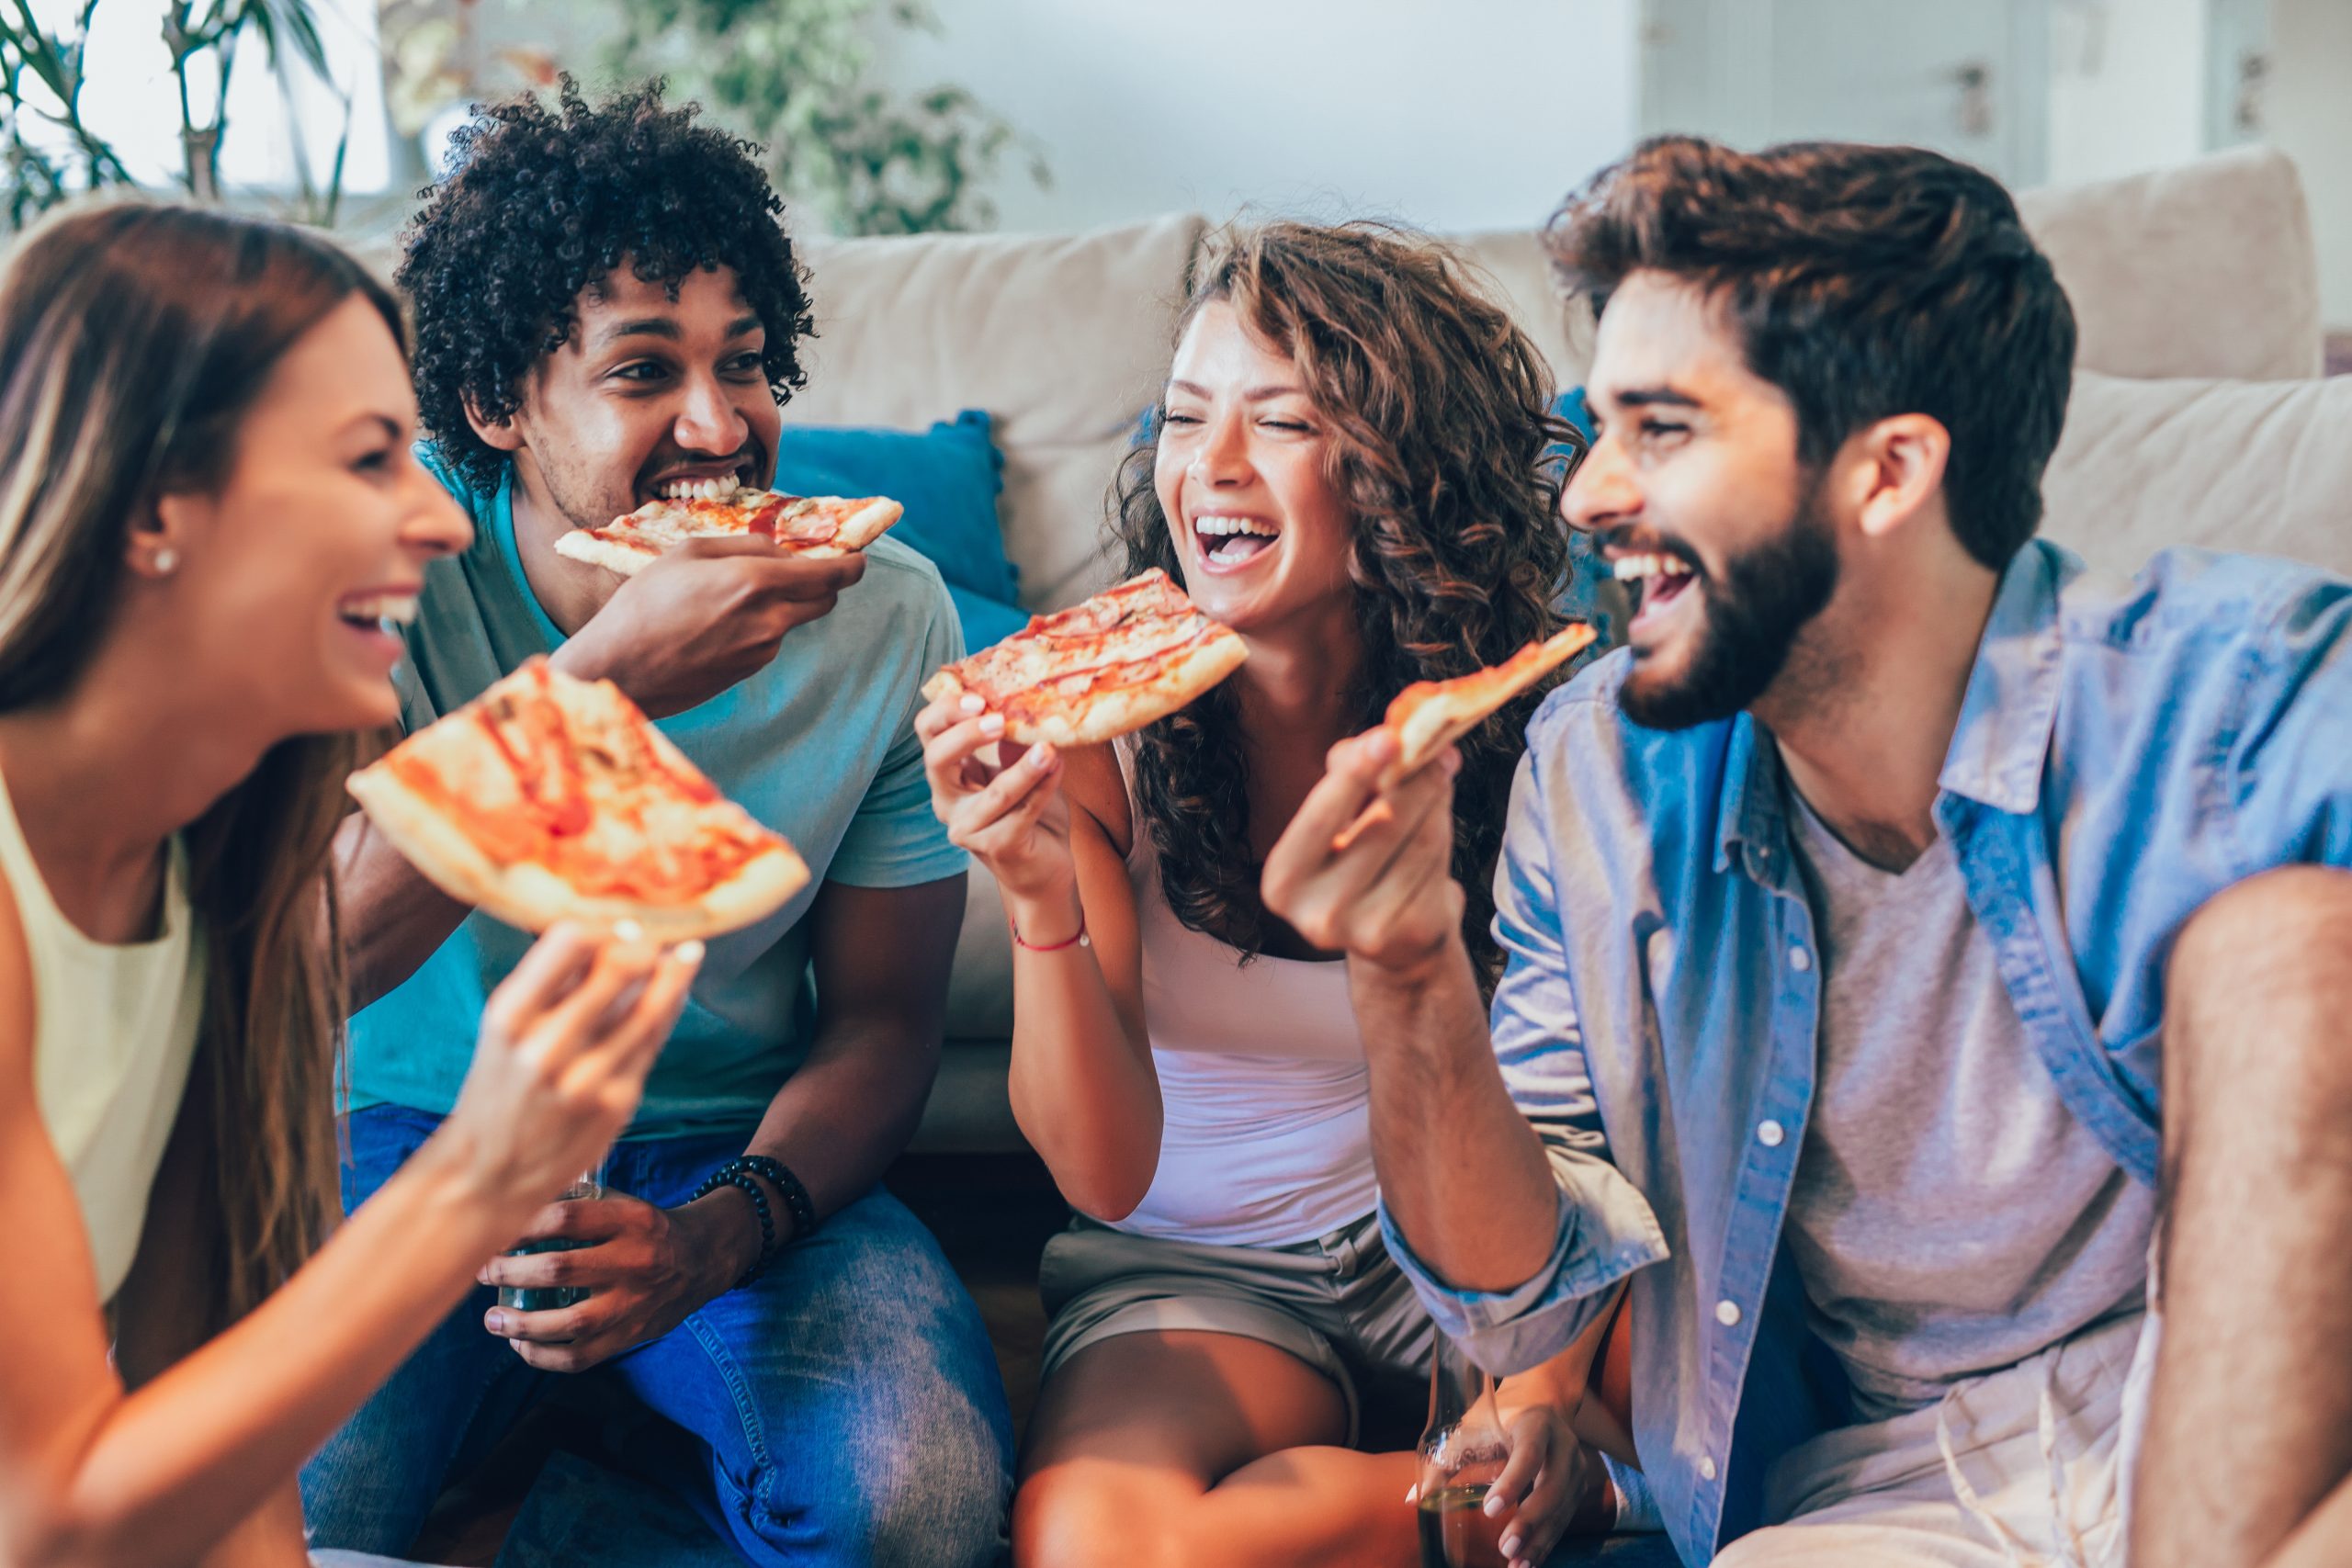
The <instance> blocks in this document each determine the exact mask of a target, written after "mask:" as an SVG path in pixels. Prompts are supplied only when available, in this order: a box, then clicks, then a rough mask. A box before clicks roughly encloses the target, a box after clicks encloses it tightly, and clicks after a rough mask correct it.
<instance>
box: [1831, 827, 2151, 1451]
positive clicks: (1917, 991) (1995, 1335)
mask: <svg viewBox="0 0 2352 1568" xmlns="http://www.w3.org/2000/svg"><path fill="white" fill-rule="evenodd" d="M1786 793H1787V795H1788V798H1789V800H1790V803H1791V810H1790V814H1789V815H1790V820H1791V823H1792V838H1793V840H1794V841H1795V844H1796V847H1797V850H1798V860H1799V863H1801V864H1802V865H1803V866H1804V871H1805V881H1806V886H1808V888H1809V889H1810V890H1811V893H1812V902H1813V909H1814V919H1815V927H1816V931H1815V940H1816V943H1817V945H1818V946H1819V947H1820V949H1821V953H1822V957H1823V962H1824V964H1825V970H1824V980H1825V985H1824V998H1823V1006H1822V1016H1821V1039H1820V1045H1819V1051H1820V1056H1819V1066H1818V1071H1817V1073H1816V1075H1815V1089H1814V1100H1813V1109H1812V1112H1811V1115H1810V1117H1809V1118H1808V1120H1807V1122H1806V1125H1805V1135H1804V1152H1803V1154H1802V1156H1800V1158H1799V1159H1798V1162H1797V1170H1796V1179H1795V1185H1794V1189H1793V1190H1792V1193H1791V1197H1790V1202H1789V1215H1788V1239H1789V1245H1790V1247H1791V1249H1792V1252H1793V1254H1794V1256H1795V1258H1796V1263H1797V1268H1798V1271H1799V1273H1800V1274H1801V1275H1802V1276H1803V1278H1804V1285H1805V1292H1806V1294H1807V1295H1808V1296H1809V1297H1810V1298H1811V1299H1812V1303H1813V1306H1814V1312H1815V1327H1816V1329H1817V1330H1818V1331H1819V1332H1820V1333H1821V1335H1822V1336H1823V1337H1824V1338H1825V1339H1826V1340H1827V1341H1828V1343H1829V1344H1830V1345H1831V1347H1832V1348H1835V1349H1836V1350H1837V1351H1838V1355H1839V1356H1840V1357H1841V1358H1842V1359H1844V1361H1845V1363H1846V1370H1847V1372H1848V1373H1849V1376H1850V1377H1851V1378H1852V1380H1853V1383H1854V1391H1855V1396H1856V1401H1857V1405H1858V1409H1859V1413H1860V1416H1861V1417H1862V1418H1863V1419H1865V1420H1875V1419H1882V1418H1883V1417H1885V1416H1892V1415H1895V1414H1898V1413H1900V1412H1902V1411H1904V1410H1908V1409H1913V1408H1917V1406H1919V1405H1922V1404H1928V1403H1930V1402H1932V1401H1934V1400H1935V1399H1937V1398H1939V1397H1940V1396H1941V1394H1942V1393H1943V1391H1944V1389H1945V1388H1946V1387H1947V1386H1948V1385H1949V1384H1950V1383H1951V1382H1953V1381H1955V1380H1957V1379H1960V1378H1963V1377H1967V1376H1971V1375H1973V1374H1975V1373H1978V1372H1984V1371H1992V1370H1994V1369H1996V1368H1999V1367H2005V1366H2008V1365H2010V1364H2012V1363H2014V1362H2016V1361H2019V1360H2022V1359H2025V1358H2026V1357H2028V1356H2030V1355H2033V1354H2035V1353H2036V1352H2038V1351H2040V1350H2042V1349H2044V1348H2047V1347H2049V1346H2051V1345H2053V1344H2055V1343H2057V1342H2058V1341H2060V1340H2062V1339H2064V1338H2065V1337H2068V1336H2069V1335H2072V1334H2074V1333H2075V1332H2076V1331H2077V1330H2079V1329H2082V1328H2085V1327H2087V1326H2089V1325H2092V1324H2094V1323H2097V1322H2099V1321H2100V1320H2102V1319H2104V1318H2107V1317H2110V1316H2112V1315H2114V1314H2117V1313H2119V1312H2125V1311H2131V1310H2136V1309H2137V1308H2139V1307H2140V1306H2141V1305H2142V1304H2143V1301H2144V1297H2145V1291H2146V1284H2147V1253H2148V1236H2149V1228H2150V1226H2151V1224H2153V1223H2154V1214H2155V1194H2154V1192H2152V1191H2150V1190H2148V1189H2147V1188H2144V1187H2142V1186H2141V1185H2140V1184H2138V1183H2137V1182H2135V1181H2133V1180H2132V1179H2131V1178H2130V1177H2129V1176H2127V1175H2125V1174H2124V1172H2123V1170H2122V1168H2120V1166H2118V1165H2117V1164H2116V1163H2115V1161H2114V1160H2113V1159H2112V1158H2111V1157H2109V1155H2108V1153H2107V1151H2106V1150H2105V1149H2104V1148H2103V1147H2101V1146H2100V1145H2099V1143H2098V1139H2096V1138H2095V1137H2093V1136H2092V1135H2091V1134H2090V1133H2089V1132H2088V1131H2087V1130H2086V1129H2085V1128H2084V1127H2083V1125H2082V1124H2081V1123H2080V1122H2077V1121H2076V1120H2075V1116H2074V1113H2073V1112H2071V1111H2068V1110H2067V1109H2066V1107H2065V1105H2064V1102H2063V1101H2061V1100H2060V1099H2059V1098H2058V1092H2057V1089H2056V1088H2055V1087H2054V1086H2053V1085H2052V1082H2051V1081H2050V1075H2049V1072H2048V1069H2046V1068H2045V1067H2044V1066H2042V1064H2041V1059H2040V1058H2039V1057H2038V1056H2036V1055H2034V1052H2033V1047H2032V1044H2031V1043H2030V1041H2029V1040H2028V1039H2027V1038H2026V1034H2025V1030H2024V1027H2023V1026H2022V1025H2021V1024H2020V1023H2019V1022H2018V1016H2017V1012H2016V1010H2015V1009H2014V1008H2013V1006H2012V1005H2011V1003H2010V1001H2009V994H2008V991H2007V989H2006V988H2005V987H2003V986H2002V984H2001V977H2000V974H1999V972H1998V971H1997V970H1996V968H1995V967H1994V963H1993V948H1992V944H1991V942H1988V941H1987V940H1986V938H1985V933H1984V931H1982V930H1981V929H1980V928H1979V927H1978V925H1977V923H1976V919H1975V916H1974V914H1973V912H1972V911H1971V910H1970V908H1969V907H1968V899H1967V895H1966V890H1965V888H1964V886H1963V885H1962V881H1961V875H1960V868H1959V865H1958V863H1957V861H1956V860H1955V858H1954V856H1953V854H1952V850H1951V845H1950V844H1949V843H1947V842H1946V841H1945V840H1943V839H1942V838H1940V837H1939V838H1938V839H1937V840H1936V841H1935V842H1934V843H1933V844H1930V845H1929V846H1928V850H1927V852H1925V853H1924V854H1922V855H1920V857H1919V858H1918V859H1917V861H1915V862H1913V863H1911V865H1910V866H1909V867H1908V868H1907V869H1905V871H1903V872H1902V873H1900V874H1895V873H1892V872H1886V871H1882V870H1880V869H1879V868H1878V867H1876V866H1874V865H1871V863H1869V862H1867V861H1865V860H1863V859H1861V858H1860V856H1859V855H1856V854H1855V853H1854V852H1852V851H1851V850H1849V849H1848V848H1847V847H1846V846H1845V844H1844V843H1842V842H1840V841H1839V840H1838V837H1837V836H1836V835H1835V834H1833V833H1832V832H1830V831H1829V829H1828V828H1827V826H1826V824H1824V823H1823V822H1822V820H1821V819H1820V818H1818V817H1816V816H1815V815H1814V812H1813V808H1812V807H1810V806H1808V805H1806V804H1804V801H1803V798H1802V797H1801V796H1800V795H1798V794H1797V792H1796V790H1795V788H1794V786H1793V785H1790V786H1789V787H1788V788H1787V791H1786Z"/></svg>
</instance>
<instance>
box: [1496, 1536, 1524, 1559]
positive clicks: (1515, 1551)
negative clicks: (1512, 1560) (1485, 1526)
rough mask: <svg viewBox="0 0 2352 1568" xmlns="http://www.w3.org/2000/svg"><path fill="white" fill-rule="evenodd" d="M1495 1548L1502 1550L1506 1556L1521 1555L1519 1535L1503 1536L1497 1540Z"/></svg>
mask: <svg viewBox="0 0 2352 1568" xmlns="http://www.w3.org/2000/svg"><path fill="white" fill-rule="evenodd" d="M1495 1550H1496V1551H1499V1552H1501V1553H1502V1554H1503V1555H1504V1556H1505V1557H1517V1556H1518V1555H1519V1537H1517V1536H1515V1535H1507V1536H1505V1537H1503V1538H1502V1540H1498V1541H1497V1542H1495Z"/></svg>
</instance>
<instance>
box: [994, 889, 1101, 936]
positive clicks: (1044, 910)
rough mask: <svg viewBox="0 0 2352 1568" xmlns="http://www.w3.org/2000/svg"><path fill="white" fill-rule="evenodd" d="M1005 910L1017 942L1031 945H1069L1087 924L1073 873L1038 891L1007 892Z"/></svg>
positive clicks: (1084, 909)
mask: <svg viewBox="0 0 2352 1568" xmlns="http://www.w3.org/2000/svg"><path fill="white" fill-rule="evenodd" d="M1004 914H1005V919H1007V920H1009V921H1010V922H1011V923H1012V929H1013V931H1014V932H1015V933H1016V941H1017V942H1018V943H1020V944H1022V945H1025V946H1028V947H1031V948H1051V947H1064V946H1068V945H1069V944H1070V943H1071V942H1076V941H1077V940H1078V936H1079V933H1080V931H1082V930H1083V929H1084V928H1085V925H1086V908H1085V906H1084V905H1083V904H1082V903H1080V901H1079V897H1078V878H1077V877H1076V876H1070V877H1068V878H1065V879H1063V880H1061V881H1059V882H1058V883H1056V884H1048V885H1047V886H1046V887H1045V888H1044V889H1043V890H1041V891H1036V892H1031V891H1027V890H1023V891H1022V892H1019V893H1014V892H1011V891H1008V892H1006V894H1005V896H1004Z"/></svg>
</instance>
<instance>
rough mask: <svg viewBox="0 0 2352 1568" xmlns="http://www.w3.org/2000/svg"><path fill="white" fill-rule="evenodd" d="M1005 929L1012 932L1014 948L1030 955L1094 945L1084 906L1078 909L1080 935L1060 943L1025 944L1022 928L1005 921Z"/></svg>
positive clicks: (1081, 905)
mask: <svg viewBox="0 0 2352 1568" xmlns="http://www.w3.org/2000/svg"><path fill="white" fill-rule="evenodd" d="M1005 929H1006V930H1008V931H1012V945H1013V946H1015V947H1018V948H1023V949H1025V950H1026V951H1028V952H1030V953H1059V952H1061V951H1062V950H1063V949H1064V948H1069V947H1092V946H1093V945H1094V944H1093V943H1092V942H1089V941H1088V940H1087V937H1086V906H1085V905H1083V904H1080V906H1079V907H1078V934H1077V935H1075V936H1072V937H1068V938H1065V939H1064V940H1063V941H1060V942H1043V943H1040V942H1023V941H1022V940H1021V928H1020V927H1019V926H1017V925H1014V924H1013V923H1012V921H1011V920H1007V921H1005Z"/></svg>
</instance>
